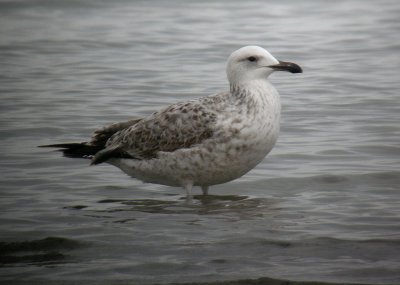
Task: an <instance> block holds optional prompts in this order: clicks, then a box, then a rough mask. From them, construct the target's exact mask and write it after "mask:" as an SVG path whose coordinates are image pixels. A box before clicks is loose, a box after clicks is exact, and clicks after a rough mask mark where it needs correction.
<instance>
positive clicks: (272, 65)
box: [48, 46, 302, 198]
mask: <svg viewBox="0 0 400 285" xmlns="http://www.w3.org/2000/svg"><path fill="white" fill-rule="evenodd" d="M274 70H286V71H289V72H292V73H299V72H302V70H301V68H300V67H299V66H298V65H296V64H293V63H288V62H281V61H278V60H276V59H275V58H274V57H273V56H271V55H270V54H269V53H268V52H267V51H266V50H264V49H262V48H260V47H256V46H248V47H244V48H241V49H239V50H237V51H235V52H234V53H232V54H231V56H230V57H229V59H228V63H227V75H228V80H229V83H230V90H229V92H223V93H219V94H216V95H212V96H208V97H203V98H200V99H197V100H191V101H187V102H180V103H176V104H173V105H171V106H168V107H166V108H164V109H162V110H160V111H158V112H155V113H153V114H151V115H150V116H148V117H144V118H138V119H133V120H130V121H127V122H121V123H116V124H113V125H111V126H108V127H105V128H103V129H100V130H97V131H95V133H94V135H93V136H92V139H91V140H90V141H89V142H84V143H72V144H58V145H48V147H60V148H62V151H63V152H64V154H65V155H66V156H69V157H89V158H91V159H92V164H99V163H102V162H107V163H110V164H112V165H114V166H116V167H119V168H120V169H121V170H123V171H124V172H126V173H127V174H129V175H130V176H132V177H135V178H138V179H140V180H142V181H144V182H151V183H159V184H164V185H170V186H182V187H184V188H185V189H186V191H187V195H188V197H189V198H190V197H191V188H192V186H194V185H197V186H201V187H202V190H203V193H204V194H207V192H208V186H210V185H215V184H220V183H224V182H228V181H230V180H233V179H236V178H238V177H240V176H242V175H243V174H245V173H247V172H248V171H250V170H251V169H252V168H254V167H255V166H256V165H257V164H258V163H259V162H261V160H262V159H263V158H264V157H265V156H266V155H267V154H268V152H270V151H271V149H272V147H273V146H274V144H275V142H276V140H277V138H278V134H279V120H280V100H279V94H278V92H277V91H276V90H275V88H274V87H273V86H272V85H271V84H270V83H269V82H268V81H267V77H268V76H269V75H270V74H271V73H272V72H273V71H274Z"/></svg>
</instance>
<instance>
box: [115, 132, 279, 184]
mask: <svg viewBox="0 0 400 285" xmlns="http://www.w3.org/2000/svg"><path fill="white" fill-rule="evenodd" d="M278 132H279V127H278V128H277V129H272V130H270V131H269V132H264V133H262V132H253V134H252V135H249V134H247V135H246V136H243V137H242V138H240V137H236V138H233V139H231V140H229V141H225V142H218V141H209V142H206V143H204V144H201V145H199V146H195V147H192V148H188V149H180V150H177V151H174V152H160V153H159V156H158V158H155V159H150V160H134V159H115V160H112V161H110V163H111V164H113V165H115V166H117V167H119V168H121V169H122V170H123V171H124V172H125V173H127V174H128V175H130V176H132V177H135V178H138V179H140V180H142V181H144V182H150V183H158V184H164V185H169V186H181V185H184V184H185V183H186V182H190V183H193V185H200V186H205V185H215V184H220V183H225V182H228V181H231V180H234V179H236V178H239V177H241V176H242V175H244V174H246V173H247V172H249V171H250V170H251V169H253V168H254V167H255V166H256V165H257V164H259V163H260V162H261V161H262V160H263V159H264V157H265V156H266V155H267V154H268V153H269V152H270V151H271V149H272V147H273V146H274V144H275V142H276V140H277V137H278Z"/></svg>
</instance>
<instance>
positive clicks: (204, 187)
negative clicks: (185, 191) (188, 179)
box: [201, 186, 208, 196]
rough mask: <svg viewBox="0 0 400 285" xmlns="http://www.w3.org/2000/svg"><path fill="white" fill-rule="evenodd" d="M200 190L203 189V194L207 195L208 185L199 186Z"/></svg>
mask: <svg viewBox="0 0 400 285" xmlns="http://www.w3.org/2000/svg"><path fill="white" fill-rule="evenodd" d="M201 191H203V195H204V196H206V195H208V186H201Z"/></svg>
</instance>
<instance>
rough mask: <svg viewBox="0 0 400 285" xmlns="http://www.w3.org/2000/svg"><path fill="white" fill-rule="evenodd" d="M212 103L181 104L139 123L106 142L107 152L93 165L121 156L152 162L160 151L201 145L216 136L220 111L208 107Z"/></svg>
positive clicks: (96, 158)
mask: <svg viewBox="0 0 400 285" xmlns="http://www.w3.org/2000/svg"><path fill="white" fill-rule="evenodd" d="M214 98H215V99H217V98H216V97H214ZM212 101H213V100H210V99H209V100H204V101H195V100H193V101H189V102H185V103H177V104H174V105H171V106H169V107H167V108H165V109H163V110H161V111H159V112H156V113H153V114H152V115H150V116H149V117H146V118H143V119H141V120H138V121H137V122H136V123H135V124H132V125H130V126H129V127H127V128H125V129H123V130H121V131H118V132H116V133H115V134H113V135H112V136H111V137H110V138H109V139H108V141H107V142H106V148H105V149H104V150H101V151H100V152H98V153H97V154H96V156H95V157H94V160H93V164H98V163H101V162H104V161H106V160H108V159H110V158H112V157H121V156H124V155H121V154H128V155H129V156H131V157H132V158H135V159H151V158H155V157H157V153H158V152H159V151H165V152H172V151H175V150H177V149H181V148H189V147H191V146H193V145H196V144H199V143H201V142H202V141H203V140H205V139H208V138H210V137H211V136H212V135H213V126H214V122H215V120H216V117H217V110H210V108H208V107H209V106H207V105H208V104H210V103H211V102H212ZM211 109H212V108H211ZM106 131H107V129H105V130H100V131H99V132H96V133H95V136H94V139H95V140H101V139H102V138H103V133H104V132H106ZM106 137H107V135H105V136H104V138H106Z"/></svg>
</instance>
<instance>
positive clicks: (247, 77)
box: [226, 46, 302, 86]
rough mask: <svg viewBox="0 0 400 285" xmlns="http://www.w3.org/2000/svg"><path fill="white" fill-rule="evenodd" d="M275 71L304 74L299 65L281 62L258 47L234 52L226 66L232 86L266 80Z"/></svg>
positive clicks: (247, 47) (246, 47)
mask: <svg viewBox="0 0 400 285" xmlns="http://www.w3.org/2000/svg"><path fill="white" fill-rule="evenodd" d="M275 70H282V71H289V72H291V73H300V72H302V69H301V67H300V66H298V65H297V64H295V63H291V62H284V61H279V60H277V59H276V58H275V57H273V56H272V55H271V54H270V53H269V52H268V51H266V50H265V49H263V48H261V47H258V46H245V47H242V48H240V49H238V50H236V51H234V52H233V53H232V54H231V55H230V56H229V58H228V63H227V66H226V74H227V76H228V80H229V83H230V85H231V86H240V85H242V84H246V83H248V82H249V81H252V80H259V79H263V80H266V79H267V77H268V76H269V75H270V74H271V73H272V72H274V71H275Z"/></svg>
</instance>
